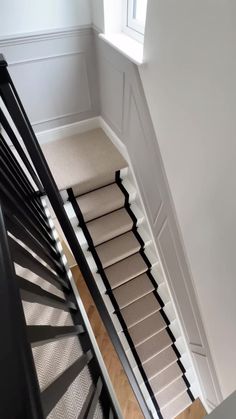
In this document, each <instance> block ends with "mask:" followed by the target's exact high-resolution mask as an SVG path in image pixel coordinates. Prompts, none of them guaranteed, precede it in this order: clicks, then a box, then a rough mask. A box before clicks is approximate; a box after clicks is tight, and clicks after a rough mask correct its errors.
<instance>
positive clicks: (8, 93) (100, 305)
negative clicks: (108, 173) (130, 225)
mask: <svg viewBox="0 0 236 419" xmlns="http://www.w3.org/2000/svg"><path fill="white" fill-rule="evenodd" d="M4 70H5V71H6V72H7V69H6V68H5V69H4ZM7 77H8V81H9V80H10V76H9V75H8V72H7V76H6V79H7ZM11 84H13V83H12V81H11ZM2 87H3V86H1V84H0V91H1V92H2V95H3V96H4V102H5V104H6V106H7V108H8V111H9V113H10V115H11V117H12V119H13V120H14V123H15V125H16V127H17V129H18V131H19V133H20V135H21V137H22V139H23V141H24V144H25V147H26V149H27V151H28V153H29V156H30V158H31V161H32V162H33V165H34V167H35V169H36V172H37V174H38V176H39V179H40V181H41V183H42V185H43V186H44V189H45V192H46V194H47V196H48V198H49V200H50V203H51V205H52V208H53V210H54V212H55V214H56V217H57V219H58V221H59V223H60V225H61V227H62V230H63V232H64V234H65V237H66V239H67V241H68V243H69V246H70V248H71V250H72V253H73V255H74V257H75V260H76V262H77V264H78V266H79V267H80V270H81V273H82V275H83V277H84V279H85V282H86V284H87V286H88V289H89V291H90V293H91V295H92V298H93V300H94V301H95V303H96V307H97V309H98V311H99V314H100V316H101V318H102V321H103V323H104V325H105V327H106V329H107V331H108V334H109V336H110V339H111V341H112V343H113V345H114V347H115V349H116V351H117V354H118V356H119V358H120V361H121V363H122V365H123V368H124V370H125V372H126V375H127V377H128V379H129V382H130V384H131V387H132V389H133V391H134V394H135V396H136V398H137V401H138V403H139V405H140V408H141V410H142V412H143V414H144V417H145V418H146V419H149V418H152V413H151V411H150V410H149V408H148V406H147V404H146V401H145V399H144V396H143V394H142V392H141V389H140V387H139V384H138V381H137V379H136V377H135V375H134V373H133V370H132V368H131V366H130V363H129V361H128V358H127V356H126V354H125V351H124V349H123V346H122V344H121V342H120V339H119V337H118V334H117V332H116V329H115V326H114V325H113V322H112V320H111V318H110V315H109V313H108V310H107V308H106V306H105V303H104V301H103V298H102V296H101V294H100V291H99V289H98V287H97V285H96V283H95V281H94V278H93V275H92V273H91V271H90V268H89V266H88V263H87V261H86V258H85V256H84V254H83V251H82V249H81V247H80V245H79V243H78V240H77V237H76V235H75V232H74V230H73V227H72V225H71V223H70V221H69V219H68V217H67V214H66V211H65V209H64V205H63V201H62V198H61V196H60V193H59V191H58V188H57V185H56V183H55V180H54V178H53V176H52V173H51V171H50V169H49V166H48V164H47V162H46V159H45V157H44V155H43V152H42V150H41V148H40V145H39V143H38V140H37V138H36V136H35V134H34V132H33V130H32V128H31V125H30V122H29V120H28V118H27V116H26V114H25V111H23V112H22V109H23V105H22V104H21V102H20V101H18V102H17V101H16V98H15V96H14V94H13V93H12V90H11V88H10V86H9V84H8V83H4V88H2Z"/></svg>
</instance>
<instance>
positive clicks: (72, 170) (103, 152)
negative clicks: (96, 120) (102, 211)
mask: <svg viewBox="0 0 236 419" xmlns="http://www.w3.org/2000/svg"><path fill="white" fill-rule="evenodd" d="M42 150H43V152H44V155H45V157H46V159H47V161H48V164H49V167H50V169H51V171H52V174H53V176H54V179H55V180H56V183H57V186H58V188H59V189H60V190H63V189H66V188H68V187H71V186H75V185H79V190H80V193H84V192H85V191H88V190H89V189H90V190H91V189H95V188H96V187H98V186H101V183H103V182H102V180H104V184H106V183H107V181H109V176H111V175H113V174H114V172H115V171H116V170H119V169H122V168H124V167H126V166H127V163H126V161H125V160H124V159H123V157H122V156H121V154H120V153H119V151H118V150H117V149H116V148H115V147H114V145H113V144H112V143H111V141H110V140H109V139H108V137H107V136H106V134H105V133H104V131H103V130H102V129H101V128H97V129H95V130H92V131H87V132H85V133H83V134H78V135H75V136H73V137H69V138H65V139H63V140H59V141H53V142H50V143H46V144H43V145H42Z"/></svg>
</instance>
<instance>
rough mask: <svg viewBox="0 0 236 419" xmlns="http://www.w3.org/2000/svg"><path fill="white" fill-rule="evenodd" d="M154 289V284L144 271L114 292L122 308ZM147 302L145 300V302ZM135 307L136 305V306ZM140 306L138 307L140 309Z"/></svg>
mask: <svg viewBox="0 0 236 419" xmlns="http://www.w3.org/2000/svg"><path fill="white" fill-rule="evenodd" d="M153 290H154V286H153V284H152V283H151V281H150V279H149V278H148V276H147V275H146V274H145V273H144V274H142V275H139V276H138V277H136V278H134V279H132V280H131V281H128V282H126V283H125V284H123V285H121V286H120V287H117V288H116V289H115V290H114V291H113V293H114V296H115V298H116V301H117V303H118V305H119V308H120V309H122V308H124V307H125V306H127V305H128V304H131V303H132V302H133V301H135V300H137V299H138V298H141V297H142V296H145V295H146V294H148V293H149V292H151V291H153ZM143 303H144V304H145V301H144V302H143ZM134 308H135V307H134ZM139 308H140V307H138V309H139Z"/></svg>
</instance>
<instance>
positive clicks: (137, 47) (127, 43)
mask: <svg viewBox="0 0 236 419" xmlns="http://www.w3.org/2000/svg"><path fill="white" fill-rule="evenodd" d="M99 38H101V39H103V40H104V41H105V42H106V43H107V44H109V45H111V46H112V47H113V48H115V49H116V50H117V51H119V52H120V53H121V54H123V55H124V56H125V57H127V58H128V59H129V60H130V61H132V62H133V63H135V64H136V65H138V66H139V65H141V64H143V44H142V43H141V42H138V41H135V39H133V38H131V37H130V36H128V35H125V34H124V33H111V34H104V33H100V34H99Z"/></svg>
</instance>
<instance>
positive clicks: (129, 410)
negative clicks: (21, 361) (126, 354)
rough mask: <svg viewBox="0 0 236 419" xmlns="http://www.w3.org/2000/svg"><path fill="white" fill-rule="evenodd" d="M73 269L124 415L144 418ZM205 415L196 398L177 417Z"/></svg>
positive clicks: (193, 418)
mask: <svg viewBox="0 0 236 419" xmlns="http://www.w3.org/2000/svg"><path fill="white" fill-rule="evenodd" d="M71 270H72V273H73V276H74V278H75V281H76V284H77V287H78V290H79V293H80V296H81V299H82V301H83V304H84V306H85V309H86V312H87V315H88V318H89V320H90V323H91V326H92V328H93V332H94V335H95V337H96V339H97V343H98V346H99V349H100V351H101V353H102V356H103V359H104V362H105V364H106V367H107V370H108V373H109V375H110V379H111V382H112V384H113V387H114V389H115V392H116V396H117V399H118V401H119V403H120V406H121V410H122V413H123V416H124V418H125V419H143V415H142V412H141V411H140V408H139V405H138V402H137V401H136V399H135V396H134V394H133V391H132V389H131V387H130V385H129V382H128V379H127V377H126V375H125V373H124V370H123V368H122V366H121V363H120V361H119V358H118V356H117V354H116V351H115V349H114V347H113V345H112V343H111V341H110V339H109V337H108V334H107V332H106V329H105V327H104V325H103V323H102V320H101V318H100V316H99V314H98V311H97V309H96V306H95V304H94V301H93V299H92V297H91V295H90V293H89V291H88V288H87V286H86V284H85V282H84V279H83V277H82V275H81V273H80V270H79V269H78V267H77V266H76V267H74V268H72V269H71ZM205 415H206V412H205V410H204V408H203V406H202V404H201V402H200V400H196V401H195V402H194V403H193V404H192V405H191V406H190V407H189V408H187V409H186V410H185V411H184V412H183V413H181V415H179V416H178V418H177V419H202V418H204V417H205Z"/></svg>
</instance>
